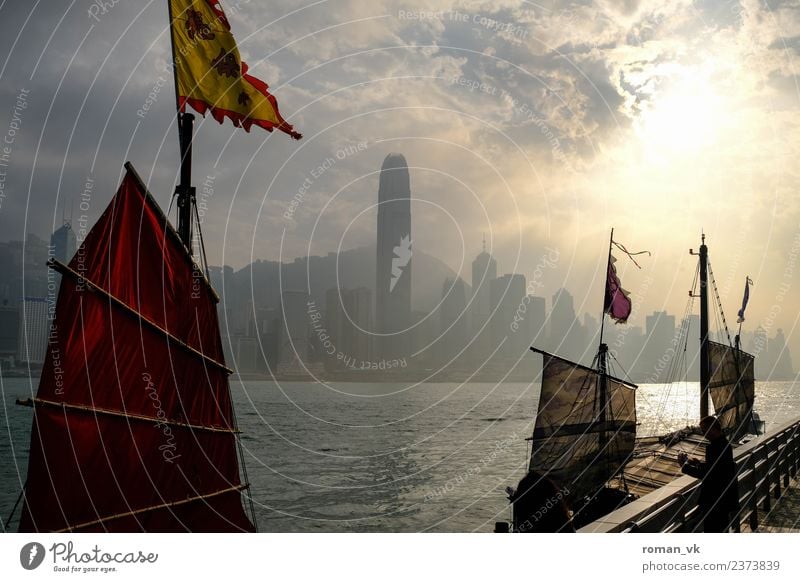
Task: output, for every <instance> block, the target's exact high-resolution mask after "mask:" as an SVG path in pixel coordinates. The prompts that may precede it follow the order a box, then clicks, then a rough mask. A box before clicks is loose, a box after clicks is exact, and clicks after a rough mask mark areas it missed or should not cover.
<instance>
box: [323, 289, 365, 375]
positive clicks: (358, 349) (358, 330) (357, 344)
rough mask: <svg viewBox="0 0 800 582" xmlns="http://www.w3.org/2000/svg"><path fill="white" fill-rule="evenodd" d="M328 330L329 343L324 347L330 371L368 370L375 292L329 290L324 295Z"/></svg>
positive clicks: (325, 360) (325, 359) (326, 327)
mask: <svg viewBox="0 0 800 582" xmlns="http://www.w3.org/2000/svg"><path fill="white" fill-rule="evenodd" d="M324 321H325V330H326V332H327V334H328V335H329V336H330V344H327V345H323V346H322V352H323V359H322V361H324V362H325V366H326V368H328V369H344V368H350V369H356V370H358V369H365V368H366V367H367V363H368V362H369V361H370V359H371V344H372V338H373V337H374V336H373V335H372V327H373V325H372V292H371V291H370V290H369V289H367V288H366V287H358V288H357V289H335V288H334V289H328V291H327V292H326V293H325V319H324Z"/></svg>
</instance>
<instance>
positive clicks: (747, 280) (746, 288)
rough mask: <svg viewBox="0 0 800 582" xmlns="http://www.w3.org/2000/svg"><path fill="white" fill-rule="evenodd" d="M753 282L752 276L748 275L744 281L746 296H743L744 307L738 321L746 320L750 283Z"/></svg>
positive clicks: (740, 311)
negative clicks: (745, 312)
mask: <svg viewBox="0 0 800 582" xmlns="http://www.w3.org/2000/svg"><path fill="white" fill-rule="evenodd" d="M752 284H753V280H752V279H751V278H750V277H746V278H745V281H744V296H743V297H742V308H741V309H740V310H739V313H738V316H739V317H738V319H737V320H736V323H742V322H743V321H744V310H745V309H747V302H748V301H750V285H752Z"/></svg>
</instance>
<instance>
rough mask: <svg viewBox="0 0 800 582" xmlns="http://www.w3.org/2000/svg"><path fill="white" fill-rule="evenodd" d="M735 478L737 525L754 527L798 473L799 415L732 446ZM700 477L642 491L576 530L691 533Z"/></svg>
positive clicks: (582, 531) (694, 524)
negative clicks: (623, 504) (737, 491)
mask: <svg viewBox="0 0 800 582" xmlns="http://www.w3.org/2000/svg"><path fill="white" fill-rule="evenodd" d="M733 456H734V460H735V461H736V466H737V469H738V471H737V473H738V480H739V508H740V509H739V515H738V520H737V521H736V525H738V526H739V527H740V528H741V526H745V527H747V528H749V529H750V530H751V531H756V530H757V529H758V524H759V519H760V516H761V515H762V513H766V512H769V511H770V510H771V508H772V506H773V504H774V503H775V502H776V501H777V500H778V499H780V497H781V494H782V492H783V491H785V489H786V488H787V487H788V486H789V480H790V479H791V478H794V477H796V476H797V472H798V468H800V467H799V465H800V419H797V420H793V421H791V422H788V423H786V424H784V425H782V426H779V427H778V428H776V429H774V430H771V431H770V432H768V433H766V434H764V435H762V436H760V437H758V438H756V439H753V440H752V441H750V442H749V443H747V444H745V445H742V446H739V447H736V448H735V449H734V451H733ZM699 486H700V482H699V481H698V480H697V479H695V478H694V477H689V476H684V477H679V478H678V479H676V480H675V481H673V482H671V483H669V484H668V485H665V486H664V487H661V488H660V489H657V490H656V491H653V492H651V493H649V494H647V495H644V496H642V497H641V498H639V499H637V500H636V501H633V502H631V503H629V504H628V505H625V506H624V507H621V508H620V509H618V510H616V511H614V512H612V513H609V514H608V515H606V516H605V517H603V518H601V519H599V520H598V521H595V522H592V523H590V524H589V525H587V526H585V527H583V528H581V530H580V532H581V533H601V532H622V533H628V532H643V533H655V532H690V531H694V530H695V527H696V526H697V524H698V522H699V521H700V520H699V515H698V508H697V499H698V495H699Z"/></svg>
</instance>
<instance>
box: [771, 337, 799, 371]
mask: <svg viewBox="0 0 800 582" xmlns="http://www.w3.org/2000/svg"><path fill="white" fill-rule="evenodd" d="M769 347H770V351H771V352H774V353H775V365H774V373H773V374H772V379H773V380H791V379H792V378H794V370H793V369H792V356H791V354H790V353H789V347H788V346H787V345H786V338H785V337H784V335H783V330H782V329H780V328H778V331H777V332H776V333H775V338H774V339H773V340H772V341H770V343H769Z"/></svg>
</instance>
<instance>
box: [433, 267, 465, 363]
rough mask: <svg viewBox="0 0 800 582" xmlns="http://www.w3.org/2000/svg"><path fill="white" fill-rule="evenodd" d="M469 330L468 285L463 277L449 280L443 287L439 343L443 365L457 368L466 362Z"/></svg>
mask: <svg viewBox="0 0 800 582" xmlns="http://www.w3.org/2000/svg"><path fill="white" fill-rule="evenodd" d="M468 329H469V327H468V324H467V291H466V285H465V284H464V281H463V279H461V277H457V278H456V279H455V280H453V279H447V280H445V282H444V285H443V286H442V303H441V307H440V318H439V341H438V342H437V344H438V346H439V350H438V351H439V354H440V356H439V358H440V360H441V362H442V365H450V366H456V365H457V364H460V363H461V362H464V361H466V359H467V358H466V357H465V354H466V349H465V347H466V345H467V344H468V343H469V340H468V335H467V331H468ZM459 354H460V356H459ZM448 363H449V364H448Z"/></svg>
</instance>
